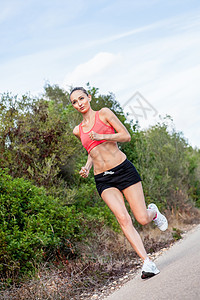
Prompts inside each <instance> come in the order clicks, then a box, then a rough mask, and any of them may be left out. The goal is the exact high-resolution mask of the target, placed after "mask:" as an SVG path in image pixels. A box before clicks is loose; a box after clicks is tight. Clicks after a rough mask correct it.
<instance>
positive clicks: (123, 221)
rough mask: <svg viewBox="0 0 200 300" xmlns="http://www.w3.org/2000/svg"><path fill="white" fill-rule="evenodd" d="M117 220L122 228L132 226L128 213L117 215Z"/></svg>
mask: <svg viewBox="0 0 200 300" xmlns="http://www.w3.org/2000/svg"><path fill="white" fill-rule="evenodd" d="M117 220H118V222H119V224H120V225H121V226H122V227H127V226H129V225H130V224H132V220H131V217H130V215H129V214H128V213H121V214H119V215H117Z"/></svg>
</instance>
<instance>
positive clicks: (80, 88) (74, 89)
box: [69, 86, 89, 97]
mask: <svg viewBox="0 0 200 300" xmlns="http://www.w3.org/2000/svg"><path fill="white" fill-rule="evenodd" d="M75 91H82V92H83V93H85V94H86V95H87V96H89V94H88V92H87V91H86V90H85V89H84V88H83V87H81V86H80V87H79V86H78V87H75V88H73V90H72V91H71V92H70V94H69V97H71V94H72V93H73V92H75Z"/></svg>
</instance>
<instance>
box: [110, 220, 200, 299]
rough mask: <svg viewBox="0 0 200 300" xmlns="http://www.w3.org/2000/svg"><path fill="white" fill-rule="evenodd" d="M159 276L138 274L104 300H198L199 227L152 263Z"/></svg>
mask: <svg viewBox="0 0 200 300" xmlns="http://www.w3.org/2000/svg"><path fill="white" fill-rule="evenodd" d="M155 263H156V265H157V267H158V269H159V270H160V274H158V275H156V276H154V277H152V278H150V279H147V280H142V279H141V278H140V273H138V274H137V275H136V277H135V278H134V279H132V280H130V281H129V282H127V283H126V284H125V285H124V286H123V287H122V288H121V289H120V290H118V291H115V292H114V293H113V294H112V295H110V296H109V297H107V298H105V300H179V299H180V300H186V299H187V300H200V225H198V226H197V227H195V228H194V229H192V231H190V232H189V233H187V235H186V236H185V237H184V238H183V239H182V240H180V241H179V242H177V243H176V244H174V245H173V246H172V248H170V249H169V250H168V251H166V252H165V253H164V254H163V255H162V256H160V257H159V258H158V259H156V260H155Z"/></svg>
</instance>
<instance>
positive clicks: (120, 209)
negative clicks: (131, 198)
mask: <svg viewBox="0 0 200 300" xmlns="http://www.w3.org/2000/svg"><path fill="white" fill-rule="evenodd" d="M101 197H102V199H103V200H104V201H105V203H106V204H107V205H108V207H109V208H110V209H111V211H112V212H113V213H114V215H115V216H116V218H117V220H118V222H119V224H120V226H121V228H122V231H123V232H124V234H125V236H126V238H127V239H128V241H129V242H130V244H131V246H132V247H133V248H134V250H135V251H136V253H137V254H138V255H139V256H140V257H141V258H142V259H143V260H145V259H146V258H147V253H146V250H145V249H144V245H143V242H142V240H141V237H140V235H139V234H138V232H137V231H136V229H135V228H134V226H133V223H132V220H131V217H130V215H129V213H128V211H127V209H126V206H125V203H124V198H123V195H122V193H121V192H120V191H119V190H118V189H116V188H108V189H105V190H104V191H103V192H102V194H101ZM152 218H153V216H152Z"/></svg>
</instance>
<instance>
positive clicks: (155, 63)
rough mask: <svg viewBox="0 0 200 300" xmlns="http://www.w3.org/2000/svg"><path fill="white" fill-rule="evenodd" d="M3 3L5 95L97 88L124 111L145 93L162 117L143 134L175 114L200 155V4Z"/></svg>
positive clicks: (0, 61) (0, 60)
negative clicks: (136, 95)
mask: <svg viewBox="0 0 200 300" xmlns="http://www.w3.org/2000/svg"><path fill="white" fill-rule="evenodd" d="M0 4H1V11H0V42H1V47H0V66H1V72H0V83H1V84H0V92H7V91H10V92H12V93H13V94H24V93H27V92H30V93H31V94H32V95H39V94H40V93H42V92H43V87H44V85H45V83H46V82H47V81H48V82H50V84H58V85H60V86H61V87H63V88H64V89H66V90H69V86H70V85H73V86H76V85H78V86H80V85H82V86H86V83H87V82H90V84H91V85H92V86H95V87H98V88H99V91H100V93H108V92H113V93H114V94H115V95H116V98H117V100H118V101H119V102H120V103H121V104H122V105H123V103H125V102H126V101H127V100H128V99H129V98H131V96H132V95H133V94H134V93H135V92H136V91H139V92H140V93H141V94H142V95H143V97H144V98H145V99H146V100H147V102H148V103H150V104H151V106H153V107H154V108H155V109H156V111H157V112H158V114H157V115H156V117H154V116H152V115H151V113H150V112H149V113H148V116H147V119H144V118H143V117H141V118H140V119H139V123H140V125H141V127H142V128H145V127H148V126H149V125H150V124H154V123H155V122H156V121H158V120H159V115H162V116H164V115H166V114H168V115H171V116H172V118H173V120H174V123H175V126H176V129H177V130H178V131H182V132H183V133H184V136H185V137H186V138H187V139H188V142H189V143H190V144H191V145H192V146H197V147H199V148H200V113H199V111H200V99H199V94H200V89H199V82H200V55H199V53H200V2H199V1H197V0H196V1H193V0H190V1H188V0H173V1H171V0H169V1H158V0H141V1H134V0H133V1H131V0H130V1H127V0H124V1H122V0H115V1H112V0H110V1H107V0H101V1H100V0H96V1H92V0H85V1H83V0H74V1H66V0H58V1H51V0H48V1H47V0H43V1H37V0H34V1H33V0H27V1H24V0H23V1H22V0H21V1H19V0H15V1H14V0H7V1H2V0H0ZM134 101H135V100H134ZM132 105H134V103H132ZM128 109H129V108H128V107H125V110H127V111H128Z"/></svg>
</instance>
